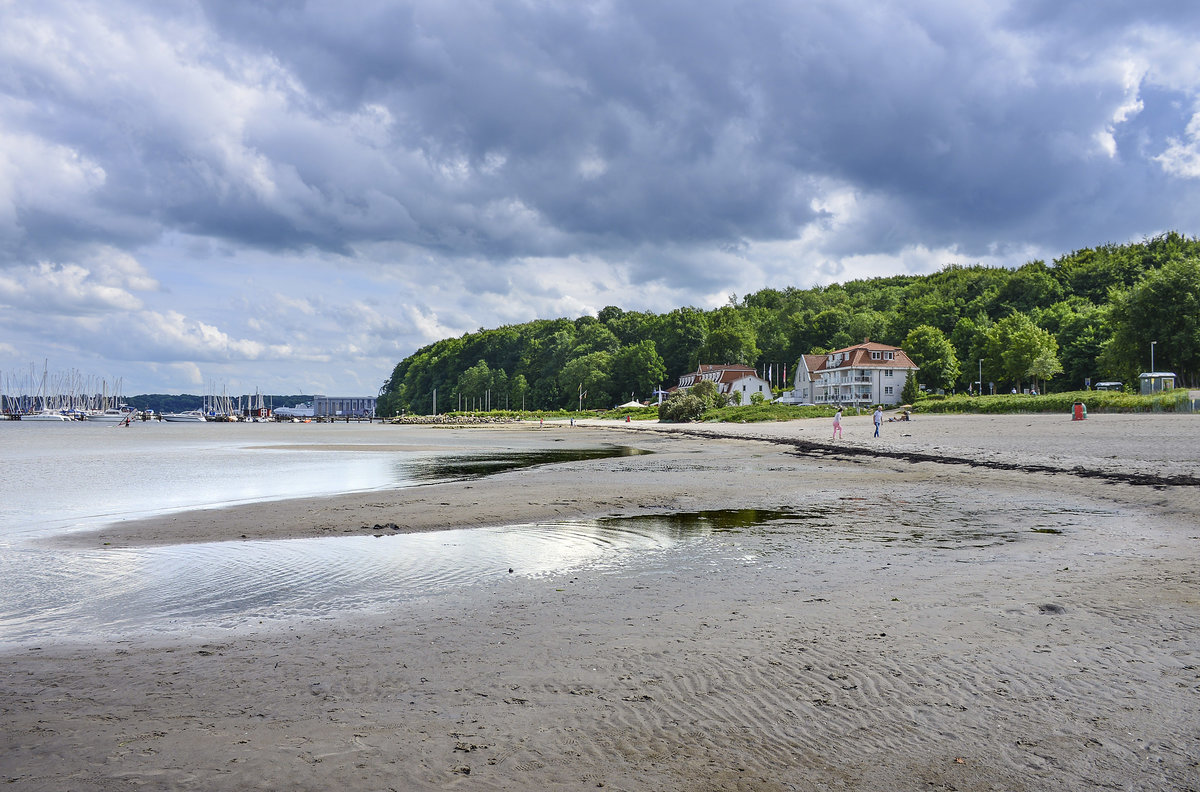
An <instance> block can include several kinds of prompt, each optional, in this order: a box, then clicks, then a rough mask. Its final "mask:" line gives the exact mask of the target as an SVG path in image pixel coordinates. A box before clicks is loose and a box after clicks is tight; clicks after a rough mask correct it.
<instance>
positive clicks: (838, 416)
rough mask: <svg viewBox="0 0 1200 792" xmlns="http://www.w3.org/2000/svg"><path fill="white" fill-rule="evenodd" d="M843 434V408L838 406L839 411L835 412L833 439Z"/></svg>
mask: <svg viewBox="0 0 1200 792" xmlns="http://www.w3.org/2000/svg"><path fill="white" fill-rule="evenodd" d="M841 436H842V408H841V407H838V408H837V412H835V413H834V414H833V439H834V440H837V439H838V438H840V437H841Z"/></svg>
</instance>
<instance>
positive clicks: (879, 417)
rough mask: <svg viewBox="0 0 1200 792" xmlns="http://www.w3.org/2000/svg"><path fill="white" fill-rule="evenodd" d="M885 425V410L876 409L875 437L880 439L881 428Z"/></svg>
mask: <svg viewBox="0 0 1200 792" xmlns="http://www.w3.org/2000/svg"><path fill="white" fill-rule="evenodd" d="M882 425H883V408H882V407H880V406H878V405H876V407H875V436H876V437H879V427H880V426H882Z"/></svg>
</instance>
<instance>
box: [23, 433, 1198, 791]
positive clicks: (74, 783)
mask: <svg viewBox="0 0 1200 792" xmlns="http://www.w3.org/2000/svg"><path fill="white" fill-rule="evenodd" d="M828 430H829V427H828V422H827V421H799V422H789V423H782V424H771V425H747V426H730V425H713V426H681V427H666V426H659V425H657V424H645V425H638V424H632V425H627V424H616V423H612V424H597V425H591V426H580V427H577V428H575V429H571V428H569V427H567V426H566V425H548V426H547V428H545V429H537V428H535V427H532V426H519V427H489V428H472V429H470V430H463V431H473V432H476V431H478V432H493V433H497V434H496V436H497V437H503V436H504V434H503V433H505V432H532V431H539V432H543V433H544V436H545V437H546V438H547V439H548V440H547V442H549V443H556V442H561V443H568V444H588V443H596V442H600V443H618V444H626V445H633V446H636V447H639V448H644V449H646V450H650V451H653V452H654V453H653V454H650V455H646V456H632V457H620V458H613V459H604V460H592V461H587V462H570V463H562V464H558V465H551V466H545V467H537V468H530V469H524V470H519V471H511V472H508V473H502V474H498V475H495V476H491V477H486V478H481V479H475V480H471V481H464V482H457V483H448V484H439V485H430V486H423V487H417V488H413V489H408V490H397V491H388V492H372V493H362V494H357V495H348V496H340V497H336V498H327V499H319V500H316V499H314V500H302V501H285V502H281V503H270V504H257V505H254V506H248V507H239V508H233V509H222V510H213V511H205V512H192V513H188V514H183V515H172V516H168V517H163V518H158V519H156V520H152V521H142V522H129V523H122V524H120V525H118V526H110V527H108V528H106V529H104V530H103V531H101V532H99V533H98V534H86V535H75V536H72V537H71V538H70V541H71V542H73V543H76V544H79V545H83V546H96V545H97V544H102V543H105V542H108V543H111V544H112V545H117V546H120V545H139V544H160V543H170V542H180V541H221V540H238V539H240V538H241V537H242V536H243V535H244V536H246V537H248V538H255V539H261V538H283V537H301V536H328V535H337V534H339V533H363V532H377V529H375V528H374V526H375V525H377V524H389V523H395V524H396V526H397V528H398V529H399V530H401V531H417V530H436V529H439V528H458V527H470V526H485V525H504V524H514V523H522V522H535V521H539V520H549V519H563V518H573V517H578V518H587V517H597V516H606V515H637V514H668V513H674V512H697V511H704V510H715V509H760V510H772V509H783V510H789V511H791V512H794V513H796V514H798V515H800V517H798V518H796V519H792V520H786V521H782V522H775V523H767V524H765V525H762V526H760V527H757V528H744V529H738V530H729V531H724V532H718V533H715V534H713V535H712V536H711V537H709V538H708V539H706V540H705V542H704V543H703V544H702V545H697V547H698V548H702V550H700V549H698V550H697V551H696V552H695V553H692V554H687V553H683V554H670V555H667V556H664V557H662V558H647V559H646V560H645V561H644V563H638V564H632V565H630V566H628V567H626V568H622V569H620V570H610V571H597V570H592V571H590V572H586V573H583V572H580V573H575V574H571V575H563V576H560V577H555V578H547V577H531V576H524V575H522V574H521V570H520V569H517V570H515V571H514V574H512V575H510V576H507V577H506V578H504V583H503V584H501V585H498V586H495V587H488V588H484V589H480V590H469V591H465V592H463V593H461V594H455V595H452V596H449V597H443V598H440V599H438V600H437V601H436V603H435V604H429V605H419V604H418V605H415V606H412V605H409V606H405V607H404V608H403V609H397V611H396V612H394V613H392V614H389V615H387V616H382V617H374V616H372V617H363V618H359V619H355V620H352V621H339V622H329V621H318V622H297V623H293V624H290V625H288V626H286V627H284V628H273V629H269V630H268V629H265V628H264V630H262V631H258V632H249V633H244V632H238V633H231V634H229V635H228V636H222V637H220V638H219V639H216V640H214V639H213V637H212V636H211V635H206V636H204V637H203V638H197V639H196V640H194V641H190V642H189V641H172V642H169V643H167V642H163V641H156V640H154V639H153V638H151V637H147V638H145V639H136V638H135V639H122V640H120V641H114V642H111V643H101V644H92V645H78V646H72V645H43V646H41V647H40V648H37V649H26V648H22V649H21V650H19V651H16V650H0V669H3V671H2V673H0V715H2V716H3V718H4V723H5V727H4V730H3V738H2V742H0V778H2V779H3V780H5V781H6V782H8V783H9V784H10V785H11V788H14V789H48V790H49V789H67V788H70V789H77V790H92V789H110V788H129V787H137V786H142V787H146V788H181V789H280V788H289V789H328V788H330V787H333V786H341V787H343V788H347V789H389V788H390V789H397V790H406V789H431V790H436V789H456V788H469V789H583V788H599V787H603V788H608V789H626V790H643V789H656V790H697V789H699V790H708V789H711V790H717V789H747V790H750V789H753V790H775V789H780V790H786V789H801V790H817V789H846V790H879V789H894V790H918V789H920V790H925V789H975V790H978V789H996V790H1000V789H1005V790H1051V789H1054V790H1062V789H1068V790H1072V789H1092V788H1104V789H1108V788H1117V789H1189V788H1192V789H1196V788H1200V751H1197V749H1196V746H1197V741H1198V739H1200V629H1198V628H1200V572H1198V571H1197V569H1198V565H1197V561H1198V559H1200V519H1198V517H1200V498H1198V497H1197V491H1198V489H1200V488H1198V487H1197V486H1196V485H1195V484H1193V483H1190V482H1191V481H1192V480H1193V479H1195V478H1196V477H1197V476H1200V453H1198V452H1197V449H1200V416H1173V415H1148V416H1120V415H1114V416H1092V417H1091V418H1089V420H1088V421H1086V422H1071V421H1069V420H1066V419H1064V418H1060V417H1057V416H989V417H961V416H948V417H925V416H922V417H919V418H918V419H917V420H915V421H912V422H909V423H894V424H885V425H884V429H883V436H882V437H881V438H879V439H878V440H876V439H873V438H872V437H871V436H870V435H871V431H872V427H871V426H870V419H869V418H868V417H862V418H850V419H847V421H846V439H845V440H844V441H842V442H840V443H830V442H829V441H828V436H827V432H828ZM436 431H446V430H437V429H431V432H436ZM431 438H436V435H434V434H431ZM430 444H431V445H436V444H437V440H436V439H431V441H430ZM936 460H949V462H947V461H936ZM388 530H389V531H390V529H388Z"/></svg>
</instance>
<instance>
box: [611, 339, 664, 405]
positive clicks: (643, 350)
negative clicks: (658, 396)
mask: <svg viewBox="0 0 1200 792" xmlns="http://www.w3.org/2000/svg"><path fill="white" fill-rule="evenodd" d="M666 377H667V367H666V366H665V365H664V364H663V359H662V357H661V356H660V355H659V354H658V350H657V349H656V348H655V346H654V342H653V341H642V342H639V343H637V344H634V345H633V346H627V347H623V348H621V349H619V350H618V351H617V353H616V354H615V355H613V358H612V380H613V386H614V387H615V388H616V392H617V395H618V397H619V399H620V401H624V400H625V398H626V396H627V395H628V394H630V393H632V394H635V395H636V396H638V397H640V398H642V399H648V398H650V394H651V393H653V392H654V389H655V388H656V387H658V386H659V385H663V384H666Z"/></svg>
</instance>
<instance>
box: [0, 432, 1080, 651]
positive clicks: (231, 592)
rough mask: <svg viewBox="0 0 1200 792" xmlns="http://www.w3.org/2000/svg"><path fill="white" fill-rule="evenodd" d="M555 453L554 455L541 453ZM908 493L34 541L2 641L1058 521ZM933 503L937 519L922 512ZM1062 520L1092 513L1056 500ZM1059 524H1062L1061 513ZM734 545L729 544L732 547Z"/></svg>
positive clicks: (229, 622)
mask: <svg viewBox="0 0 1200 792" xmlns="http://www.w3.org/2000/svg"><path fill="white" fill-rule="evenodd" d="M543 458H544V456H543ZM938 508H939V507H938V506H937V505H936V504H934V505H931V506H929V509H930V511H929V512H928V514H927V515H924V514H923V513H922V510H918V509H916V508H914V505H913V504H902V505H901V508H890V507H886V506H882V505H881V506H877V507H876V508H875V509H873V510H872V511H871V512H869V513H865V512H863V511H862V510H861V509H860V508H859V506H858V505H857V504H847V503H838V502H835V503H831V504H826V505H822V506H816V507H812V508H808V509H796V510H787V509H732V510H715V511H695V512H686V513H673V514H659V515H649V516H636V517H609V518H603V519H598V520H584V521H564V522H549V523H538V524H529V525H515V526H510V527H506V528H492V529H481V528H474V529H462V530H451V531H439V532H432V533H418V534H388V535H385V536H382V537H374V536H357V537H337V538H319V539H297V540H284V541H242V542H222V543H210V544H199V545H177V546H168V547H154V548H109V549H102V550H63V549H46V548H40V547H38V548H29V549H27V550H24V551H22V552H19V553H3V554H0V579H2V580H4V581H5V585H4V586H3V587H0V641H3V642H5V643H28V642H33V641H37V642H42V641H53V640H67V639H80V640H88V639H93V638H98V637H107V638H111V637H113V636H116V635H120V634H122V633H135V632H147V631H149V632H175V631H186V632H195V631H198V630H204V629H210V630H211V629H216V628H229V627H234V628H236V627H242V626H248V625H254V624H257V623H260V622H271V621H282V620H288V619H295V618H320V617H332V616H338V615H341V614H348V613H363V612H371V611H374V612H383V611H390V610H393V609H395V608H396V607H403V606H404V604H405V603H412V602H415V601H418V600H422V599H427V598H430V597H437V596H440V595H443V594H446V593H451V592H459V591H462V590H463V589H464V588H467V587H486V586H495V585H499V584H500V582H501V581H502V580H504V579H505V578H507V577H509V576H510V575H516V576H517V577H519V578H538V577H544V576H553V575H561V574H564V573H570V574H578V573H580V572H582V571H584V570H587V571H589V572H591V573H595V574H605V573H609V572H618V573H619V572H628V571H630V570H633V569H635V568H636V569H646V568H648V566H649V565H656V566H655V567H654V568H655V569H656V570H664V571H665V570H671V569H678V568H680V567H681V566H684V565H687V564H691V563H708V562H711V561H713V560H716V559H718V558H721V557H728V556H730V554H732V555H733V556H734V557H738V558H743V557H746V556H744V553H745V552H747V551H748V552H750V553H751V554H752V556H750V557H759V556H761V557H772V558H776V559H781V560H786V559H787V558H788V557H792V558H796V557H801V556H804V555H805V554H810V553H812V552H814V551H817V550H825V551H833V552H840V551H842V550H843V549H844V548H847V547H849V546H859V547H861V546H864V545H866V546H868V547H869V546H870V545H876V546H878V547H886V546H889V545H892V544H894V543H897V542H900V543H907V544H911V545H914V546H921V547H923V548H928V549H945V550H962V549H964V548H979V547H987V546H989V545H994V544H1003V543H1007V542H1013V541H1019V540H1025V541H1048V540H1050V538H1051V537H1050V536H1047V535H1046V534H1049V533H1050V531H1048V530H1046V529H1045V527H1044V526H1034V527H1033V530H1030V529H1029V528H1028V527H1022V528H1021V529H1020V530H1017V529H1014V528H1012V527H1005V526H1001V525H999V524H996V525H992V526H981V525H979V524H978V520H976V519H975V516H974V515H970V514H964V513H963V512H962V511H961V510H941V511H937V510H938ZM922 516H928V517H930V518H931V519H921V517H922ZM1056 518H1057V519H1058V520H1059V521H1060V524H1065V523H1064V520H1065V522H1082V521H1086V520H1087V519H1089V518H1088V516H1087V514H1085V513H1082V512H1077V513H1075V514H1074V515H1071V516H1070V517H1068V516H1067V515H1064V514H1063V513H1059V514H1057V515H1056ZM1056 530H1060V529H1056ZM723 554H724V555H723Z"/></svg>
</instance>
